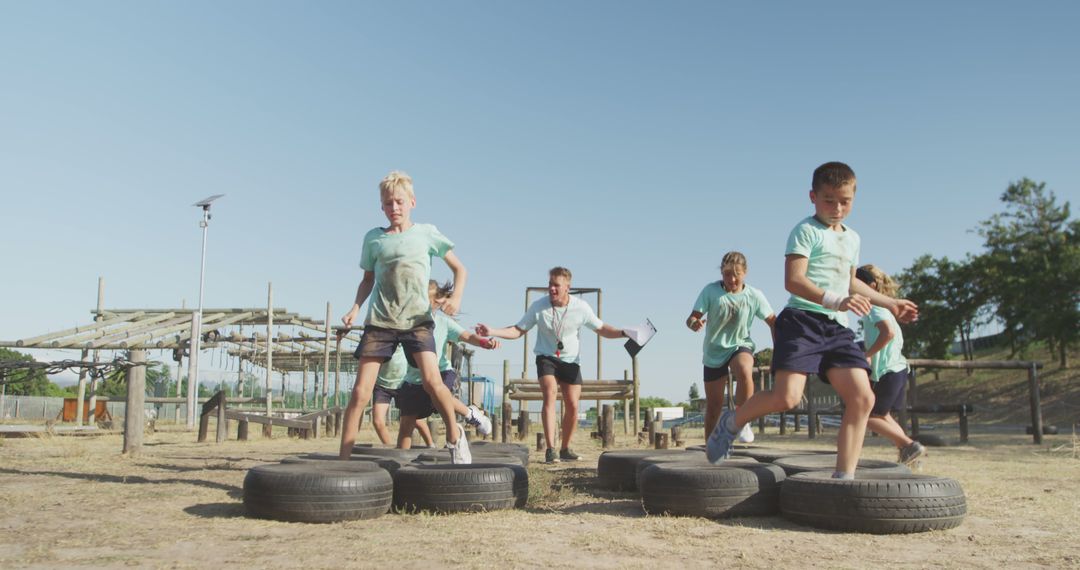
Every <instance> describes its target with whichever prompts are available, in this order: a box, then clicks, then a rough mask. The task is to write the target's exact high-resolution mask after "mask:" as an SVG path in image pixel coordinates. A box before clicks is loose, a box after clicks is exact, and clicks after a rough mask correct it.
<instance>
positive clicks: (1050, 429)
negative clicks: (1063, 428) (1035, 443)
mask: <svg viewBox="0 0 1080 570" xmlns="http://www.w3.org/2000/svg"><path fill="white" fill-rule="evenodd" d="M1024 431H1025V432H1026V433H1027V434H1028V435H1031V434H1033V433H1035V428H1034V427H1033V426H1027V427H1026V428H1025V429H1024ZM1042 432H1043V435H1057V434H1058V427H1057V426H1055V425H1046V424H1043V428H1042Z"/></svg>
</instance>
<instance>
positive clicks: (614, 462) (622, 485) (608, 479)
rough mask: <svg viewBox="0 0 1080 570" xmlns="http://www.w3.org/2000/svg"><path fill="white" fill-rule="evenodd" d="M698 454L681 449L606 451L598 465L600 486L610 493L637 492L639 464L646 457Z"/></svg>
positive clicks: (601, 455) (597, 473)
mask: <svg viewBox="0 0 1080 570" xmlns="http://www.w3.org/2000/svg"><path fill="white" fill-rule="evenodd" d="M686 453H697V452H696V451H690V452H687V451H683V450H681V449H625V450H619V451H605V452H604V453H601V454H600V459H599V460H598V461H597V463H596V477H597V480H598V481H599V483H600V486H601V487H603V488H604V489H608V490H609V491H637V464H638V461H641V460H642V459H644V458H646V457H651V456H660V455H679V454H686Z"/></svg>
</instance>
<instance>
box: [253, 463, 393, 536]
mask: <svg viewBox="0 0 1080 570" xmlns="http://www.w3.org/2000/svg"><path fill="white" fill-rule="evenodd" d="M350 463H351V462H350ZM393 495H394V483H393V479H392V478H391V476H390V473H388V472H387V471H386V470H385V469H382V468H381V467H379V466H378V465H375V464H374V463H364V462H356V463H355V464H349V465H347V466H335V465H332V464H330V462H325V463H322V462H318V463H316V462H314V461H311V462H303V463H275V464H269V465H258V466H256V467H253V468H251V469H249V470H248V472H247V475H246V476H245V477H244V509H245V511H246V512H247V514H248V516H251V517H256V518H265V519H274V520H280V521H289V522H314V523H328V522H337V521H347V520H358V519H373V518H376V517H379V516H381V515H383V514H385V513H386V512H387V511H389V510H390V505H391V503H392V501H393Z"/></svg>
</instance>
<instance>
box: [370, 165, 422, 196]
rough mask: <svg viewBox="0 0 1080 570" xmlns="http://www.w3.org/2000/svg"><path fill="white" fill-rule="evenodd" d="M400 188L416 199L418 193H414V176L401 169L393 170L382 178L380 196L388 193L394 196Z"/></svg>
mask: <svg viewBox="0 0 1080 570" xmlns="http://www.w3.org/2000/svg"><path fill="white" fill-rule="evenodd" d="M398 190H401V191H402V192H404V193H405V194H406V195H408V197H409V198H413V199H416V194H414V193H413V187H412V177H411V176H409V175H408V174H406V173H404V172H402V171H400V170H394V171H392V172H391V173H390V174H387V175H386V178H383V179H382V182H379V196H380V197H381V198H385V197H386V196H388V195H389V196H393V195H394V194H396V193H397V191H398Z"/></svg>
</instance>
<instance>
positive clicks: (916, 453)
mask: <svg viewBox="0 0 1080 570" xmlns="http://www.w3.org/2000/svg"><path fill="white" fill-rule="evenodd" d="M923 457H926V448H925V447H923V444H921V443H919V442H917V441H913V442H911V445H907V446H905V447H902V448H901V449H900V457H899V458H898V459H897V461H899V462H900V463H903V464H904V465H907V466H908V467H911V466H912V464H914V463H915V462H916V461H918V460H919V459H921V458H923Z"/></svg>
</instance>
